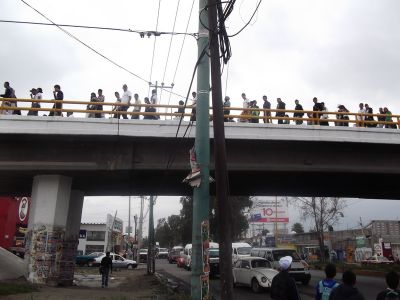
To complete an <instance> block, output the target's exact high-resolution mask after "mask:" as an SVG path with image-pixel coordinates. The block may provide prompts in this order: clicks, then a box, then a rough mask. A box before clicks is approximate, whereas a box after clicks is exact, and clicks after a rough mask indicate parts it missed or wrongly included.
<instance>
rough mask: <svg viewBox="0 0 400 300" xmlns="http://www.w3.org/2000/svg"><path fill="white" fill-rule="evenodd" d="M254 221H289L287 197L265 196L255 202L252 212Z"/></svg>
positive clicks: (251, 219) (251, 216) (251, 220)
mask: <svg viewBox="0 0 400 300" xmlns="http://www.w3.org/2000/svg"><path fill="white" fill-rule="evenodd" d="M250 222H253V223H289V213H288V205H287V200H286V197H265V198H262V199H261V198H260V199H258V200H257V202H256V203H254V204H253V208H252V209H251V212H250Z"/></svg>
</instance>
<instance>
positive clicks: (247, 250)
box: [237, 247, 251, 255]
mask: <svg viewBox="0 0 400 300" xmlns="http://www.w3.org/2000/svg"><path fill="white" fill-rule="evenodd" d="M237 252H238V254H239V255H250V253H251V247H240V248H237Z"/></svg>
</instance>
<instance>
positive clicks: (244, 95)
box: [239, 93, 250, 123]
mask: <svg viewBox="0 0 400 300" xmlns="http://www.w3.org/2000/svg"><path fill="white" fill-rule="evenodd" d="M242 99H243V108H249V106H250V101H249V99H247V97H246V94H245V93H242ZM242 115H250V111H249V110H247V109H245V110H243V111H242ZM239 121H240V122H245V123H248V122H249V119H247V118H240V119H239Z"/></svg>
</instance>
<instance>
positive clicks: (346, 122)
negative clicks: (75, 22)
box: [0, 98, 400, 128]
mask: <svg viewBox="0 0 400 300" xmlns="http://www.w3.org/2000/svg"><path fill="white" fill-rule="evenodd" d="M17 103H18V104H21V103H22V104H28V103H29V104H33V103H38V104H47V105H53V107H33V106H31V107H29V106H18V107H17ZM57 104H58V105H61V106H62V107H63V108H54V107H55V105H57ZM79 106H86V108H85V109H82V108H79ZM66 107H67V108H66ZM104 107H109V108H110V109H98V108H104ZM121 107H124V108H126V107H127V109H126V111H123V110H120V108H121ZM131 107H133V108H138V107H140V111H135V110H133V111H129V108H131ZM93 108H95V109H93ZM143 108H144V111H141V110H142V109H143ZM146 108H147V109H152V110H153V111H146ZM193 108H194V107H193V106H186V107H185V106H183V105H164V104H140V105H136V104H132V103H131V104H123V103H120V102H91V101H77V100H36V99H25V98H3V99H2V103H1V106H0V115H4V114H7V115H16V114H22V113H21V111H26V112H27V114H29V112H31V114H30V115H31V116H32V117H35V116H37V115H38V113H39V112H49V115H50V114H51V113H52V114H54V115H55V116H57V115H58V116H62V113H63V112H64V113H67V115H69V114H73V113H79V114H80V115H79V116H78V117H92V118H95V117H100V118H104V117H105V116H106V115H107V114H108V115H109V117H110V118H114V117H116V118H119V117H121V116H124V115H125V116H126V117H127V116H131V118H132V119H140V116H143V118H144V119H156V120H158V119H161V117H163V116H164V117H165V119H167V117H170V118H171V119H172V118H175V119H179V118H181V117H183V118H184V117H188V118H190V119H193V117H195V116H194V115H193V113H192V112H185V110H193ZM157 109H159V111H157ZM162 109H164V111H163V112H162V111H160V110H162ZM179 109H181V110H182V109H183V110H184V112H183V113H182V112H178V111H173V110H179ZM211 109H212V108H211V107H210V111H211ZM232 111H233V112H238V113H237V114H232V113H231V112H232ZM18 112H19V113H18ZM227 112H229V113H227ZM224 113H225V114H224V118H225V121H226V122H235V119H236V121H237V122H241V123H259V122H260V121H262V122H264V123H270V124H275V123H274V122H273V121H277V123H278V124H291V123H290V122H291V121H293V122H294V124H296V125H321V126H323V125H328V126H329V124H330V123H333V124H334V125H335V126H350V125H353V126H356V127H386V128H400V115H392V114H368V113H353V112H337V111H336V112H328V111H310V110H290V109H263V108H242V107H224ZM273 113H274V114H275V116H273ZM261 114H262V115H261ZM288 114H303V116H302V117H294V116H289V115H288ZM44 116H47V115H44ZM304 116H306V117H304ZM375 118H376V119H375ZM393 118H395V119H397V121H393ZM211 119H212V114H210V120H211ZM294 124H293V125H294Z"/></svg>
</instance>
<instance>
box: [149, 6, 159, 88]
mask: <svg viewBox="0 0 400 300" xmlns="http://www.w3.org/2000/svg"><path fill="white" fill-rule="evenodd" d="M160 8H161V0H158V12H157V21H156V31H157V30H158V21H159V18H160ZM156 44H157V36H155V37H154V43H153V55H152V57H151V67H150V79H149V96H150V89H151V87H150V84H151V77H152V76H153V66H154V54H155V52H156Z"/></svg>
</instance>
